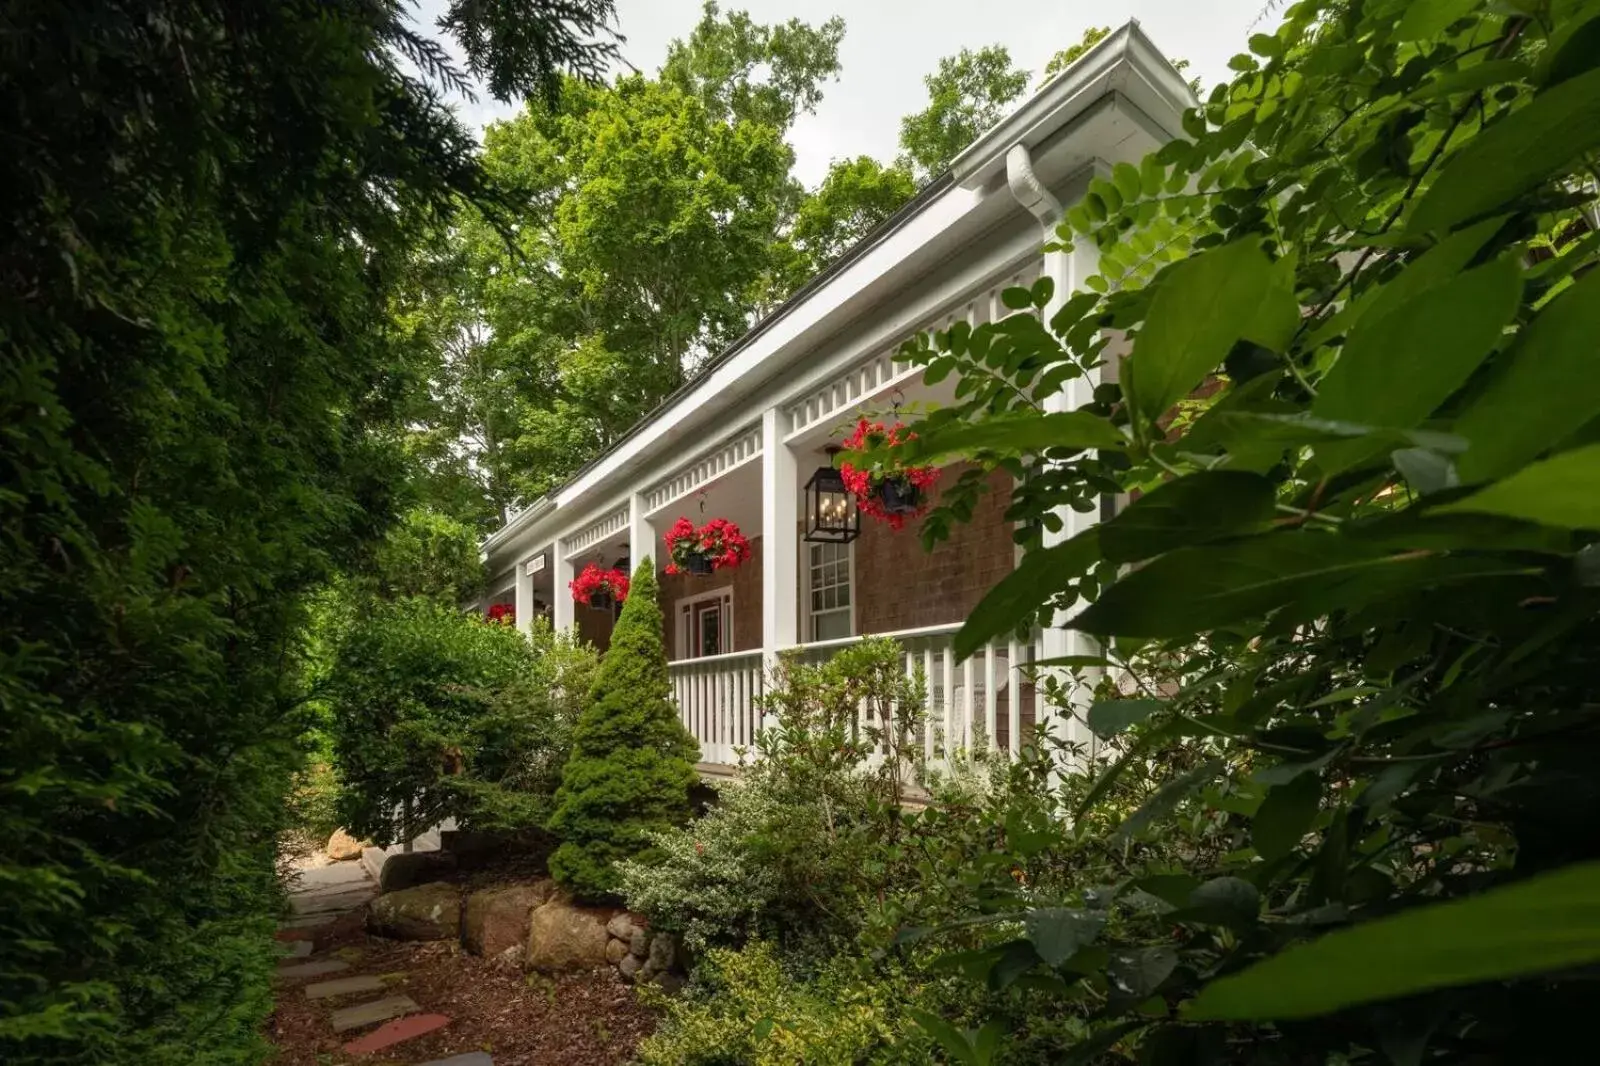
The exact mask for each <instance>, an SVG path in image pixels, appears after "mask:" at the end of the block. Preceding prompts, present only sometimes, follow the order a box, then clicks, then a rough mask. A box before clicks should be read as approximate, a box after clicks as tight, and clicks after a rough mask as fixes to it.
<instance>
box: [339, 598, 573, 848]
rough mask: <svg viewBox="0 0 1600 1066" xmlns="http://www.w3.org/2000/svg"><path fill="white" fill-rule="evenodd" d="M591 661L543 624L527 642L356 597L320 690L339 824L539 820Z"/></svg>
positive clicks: (377, 832) (395, 828) (524, 824)
mask: <svg viewBox="0 0 1600 1066" xmlns="http://www.w3.org/2000/svg"><path fill="white" fill-rule="evenodd" d="M594 658H595V657H594V653H593V651H592V650H590V649H588V648H587V647H583V646H579V645H576V644H575V643H574V642H573V640H572V638H570V637H567V636H561V637H556V636H554V635H553V634H552V633H551V632H550V629H549V627H548V626H547V625H544V624H543V623H542V622H541V623H539V624H537V625H536V626H535V627H534V632H533V637H532V641H531V643H530V641H529V640H528V639H527V638H525V637H524V636H523V635H522V634H521V633H520V632H518V631H517V630H516V629H514V628H512V627H511V626H507V625H499V624H495V623H489V622H485V621H483V620H482V619H481V618H479V617H478V616H476V615H472V614H463V613H462V612H461V611H460V610H458V609H457V608H455V607H454V606H452V605H449V604H443V603H437V602H434V601H430V600H426V599H411V600H400V601H397V602H393V603H386V602H376V603H372V604H370V605H368V606H367V607H366V608H365V610H364V612H363V614H362V617H361V618H359V619H357V620H356V621H354V622H353V623H352V624H351V625H350V627H349V629H348V631H347V632H345V634H344V636H343V639H342V640H341V642H340V646H339V649H338V654H337V656H336V658H335V660H334V662H333V664H332V667H331V670H330V672H329V677H328V679H327V682H326V687H325V691H326V698H327V701H328V705H329V710H330V717H331V722H332V724H331V733H332V736H333V747H334V754H335V756H336V760H337V765H338V768H339V777H340V782H341V790H340V796H339V813H340V816H341V818H342V820H343V823H344V825H345V826H346V827H347V828H349V829H350V831H351V832H352V833H355V834H357V835H360V836H366V837H370V838H372V839H373V840H375V841H377V842H378V843H380V844H389V843H392V842H394V841H396V840H403V839H406V837H407V836H408V835H414V834H415V833H416V832H420V831H421V830H422V829H423V828H426V827H427V826H430V825H434V824H436V823H437V822H439V821H440V820H441V819H444V818H447V817H454V818H455V819H457V820H458V821H459V822H460V823H461V825H462V826H463V827H464V828H482V829H525V828H528V827H532V826H542V825H543V823H544V821H545V819H546V818H547V817H548V816H549V814H550V807H551V799H552V796H553V795H554V793H555V790H556V786H557V784H558V782H559V781H560V777H561V769H562V766H563V764H564V762H565V760H566V757H567V753H568V751H569V749H570V747H571V739H572V738H571V733H572V728H573V722H574V721H575V720H576V718H577V716H578V712H579V710H580V708H581V704H582V700H583V695H582V694H583V693H586V692H587V691H588V684H589V681H590V676H591V675H592V674H593V672H594ZM407 819H409V823H408V824H407V823H406V820H407ZM408 829H409V833H408Z"/></svg>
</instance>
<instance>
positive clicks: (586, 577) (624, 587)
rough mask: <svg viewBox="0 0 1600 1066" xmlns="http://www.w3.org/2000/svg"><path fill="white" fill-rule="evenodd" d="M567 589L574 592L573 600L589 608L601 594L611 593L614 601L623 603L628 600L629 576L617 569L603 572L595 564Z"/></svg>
mask: <svg viewBox="0 0 1600 1066" xmlns="http://www.w3.org/2000/svg"><path fill="white" fill-rule="evenodd" d="M567 587H568V588H570V589H571V590H572V598H573V599H574V600H576V601H577V602H579V603H581V604H583V605H584V606H585V607H588V606H589V605H590V601H592V600H593V599H594V597H595V595H596V594H597V593H601V592H609V593H611V598H612V599H614V600H615V601H616V602H618V603H622V602H623V601H625V600H626V599H627V598H628V575H627V574H624V573H623V572H622V571H621V570H618V569H617V568H616V567H612V568H611V569H609V570H602V569H600V567H598V566H596V565H595V564H594V563H590V564H589V565H588V566H585V567H584V568H583V573H581V574H579V575H578V577H577V579H576V580H575V581H573V582H571V583H570V584H569V585H568V586H567Z"/></svg>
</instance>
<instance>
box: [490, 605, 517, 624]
mask: <svg viewBox="0 0 1600 1066" xmlns="http://www.w3.org/2000/svg"><path fill="white" fill-rule="evenodd" d="M485 621H488V622H490V623H492V624H494V625H502V626H509V625H515V624H516V621H517V608H516V607H515V605H513V604H509V603H494V604H490V605H489V613H488V614H487V615H486V616H485Z"/></svg>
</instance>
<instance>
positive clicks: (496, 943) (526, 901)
mask: <svg viewBox="0 0 1600 1066" xmlns="http://www.w3.org/2000/svg"><path fill="white" fill-rule="evenodd" d="M554 892H555V882H554V881H536V882H534V883H533V884H531V885H513V886H512V887H510V888H500V889H493V890H491V891H488V892H474V893H473V894H472V895H470V896H468V897H467V906H466V920H465V923H464V927H463V933H464V938H465V940H466V942H467V949H468V950H469V951H471V952H473V953H474V954H477V955H482V956H483V957H484V958H493V957H494V956H496V955H498V954H500V953H501V952H502V951H505V950H506V949H507V948H514V947H519V946H521V944H522V943H523V941H525V940H527V939H528V916H529V914H530V913H532V911H533V908H535V907H537V906H539V905H540V904H541V903H545V902H546V901H548V900H549V899H550V896H551V895H552V894H553V893H554Z"/></svg>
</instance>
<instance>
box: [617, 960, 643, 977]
mask: <svg viewBox="0 0 1600 1066" xmlns="http://www.w3.org/2000/svg"><path fill="white" fill-rule="evenodd" d="M643 965H644V963H642V962H640V961H639V956H637V955H624V956H623V957H622V961H621V962H619V963H618V964H617V972H618V973H620V974H621V975H622V979H623V980H624V981H631V980H633V976H634V974H636V973H638V972H639V967H641V966H643Z"/></svg>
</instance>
